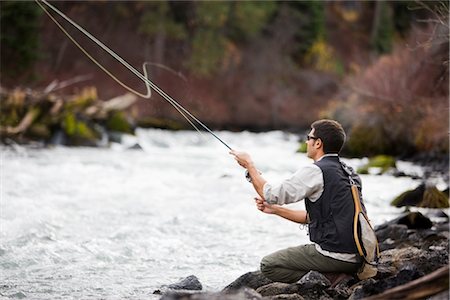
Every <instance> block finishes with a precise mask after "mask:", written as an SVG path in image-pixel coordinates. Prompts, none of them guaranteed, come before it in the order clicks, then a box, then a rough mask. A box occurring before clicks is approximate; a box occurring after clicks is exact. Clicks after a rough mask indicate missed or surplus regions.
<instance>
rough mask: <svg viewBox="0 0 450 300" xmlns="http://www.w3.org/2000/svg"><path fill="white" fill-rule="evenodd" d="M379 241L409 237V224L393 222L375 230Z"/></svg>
mask: <svg viewBox="0 0 450 300" xmlns="http://www.w3.org/2000/svg"><path fill="white" fill-rule="evenodd" d="M375 233H376V235H377V239H378V243H383V242H384V241H386V240H388V239H391V240H393V241H398V240H404V239H407V238H408V226H406V225H399V224H391V225H388V226H386V227H384V228H381V229H377V230H376V231H375Z"/></svg>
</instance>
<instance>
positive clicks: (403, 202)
mask: <svg viewBox="0 0 450 300" xmlns="http://www.w3.org/2000/svg"><path fill="white" fill-rule="evenodd" d="M424 192H425V183H421V184H420V185H419V186H418V187H417V188H415V189H414V190H410V191H406V192H404V193H402V194H400V195H399V196H397V197H396V198H395V199H394V200H393V201H392V202H391V205H393V206H396V207H402V206H417V205H418V204H419V203H420V202H421V201H422V198H423V193H424Z"/></svg>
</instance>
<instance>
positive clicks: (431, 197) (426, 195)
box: [391, 183, 449, 208]
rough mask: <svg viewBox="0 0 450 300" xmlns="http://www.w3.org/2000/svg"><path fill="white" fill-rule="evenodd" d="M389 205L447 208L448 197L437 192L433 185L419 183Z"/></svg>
mask: <svg viewBox="0 0 450 300" xmlns="http://www.w3.org/2000/svg"><path fill="white" fill-rule="evenodd" d="M391 205H393V206H396V207H401V206H417V207H428V208H448V207H449V199H448V195H446V194H445V193H444V192H441V191H439V190H438V189H437V188H436V187H435V186H433V185H427V184H425V183H421V184H420V185H419V186H418V187H417V188H415V189H414V190H410V191H406V192H404V193H402V194H400V195H399V196H398V197H396V198H395V199H394V200H392V202H391Z"/></svg>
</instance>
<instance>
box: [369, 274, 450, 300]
mask: <svg viewBox="0 0 450 300" xmlns="http://www.w3.org/2000/svg"><path fill="white" fill-rule="evenodd" d="M448 284H449V265H446V266H444V267H442V268H440V269H437V270H436V271H434V272H432V273H430V274H428V275H425V276H423V277H420V278H418V279H416V280H414V281H411V282H408V283H406V284H403V285H400V286H396V287H395V288H392V289H389V290H386V291H384V292H383V293H381V294H378V295H374V296H370V297H368V298H364V300H384V299H403V300H412V299H423V298H426V297H429V296H432V295H435V294H437V293H439V292H442V291H445V290H448V288H449V286H448Z"/></svg>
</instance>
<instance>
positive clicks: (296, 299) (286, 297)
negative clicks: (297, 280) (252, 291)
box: [264, 294, 305, 300]
mask: <svg viewBox="0 0 450 300" xmlns="http://www.w3.org/2000/svg"><path fill="white" fill-rule="evenodd" d="M264 299H269V300H305V298H303V297H302V296H300V295H299V294H280V295H276V296H272V297H264Z"/></svg>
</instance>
